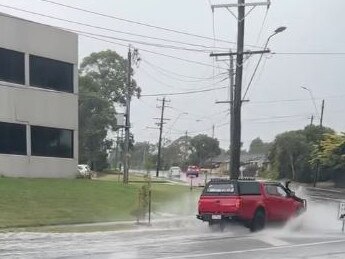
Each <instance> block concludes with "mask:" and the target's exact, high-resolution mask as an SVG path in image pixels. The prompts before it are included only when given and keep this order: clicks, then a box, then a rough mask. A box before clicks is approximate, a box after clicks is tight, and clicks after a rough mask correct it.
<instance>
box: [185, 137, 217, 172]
mask: <svg viewBox="0 0 345 259" xmlns="http://www.w3.org/2000/svg"><path fill="white" fill-rule="evenodd" d="M190 144H191V152H192V153H191V155H190V159H189V160H190V163H191V164H195V165H199V166H201V165H203V164H204V163H205V162H206V160H207V159H209V158H211V157H215V156H217V155H219V154H220V148H219V141H218V140H217V139H214V138H211V137H209V136H207V135H204V134H200V135H197V136H195V137H194V138H192V139H191V143H190Z"/></svg>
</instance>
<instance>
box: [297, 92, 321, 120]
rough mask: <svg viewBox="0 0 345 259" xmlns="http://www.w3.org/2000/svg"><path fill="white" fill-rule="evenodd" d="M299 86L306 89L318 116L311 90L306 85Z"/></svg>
mask: <svg viewBox="0 0 345 259" xmlns="http://www.w3.org/2000/svg"><path fill="white" fill-rule="evenodd" d="M301 88H302V89H304V90H306V91H308V93H309V95H310V98H311V101H312V102H313V105H314V108H315V111H316V115H317V117H319V118H320V115H319V110H318V109H317V105H316V102H315V98H314V95H313V92H312V91H311V90H310V89H309V88H308V87H305V86H301Z"/></svg>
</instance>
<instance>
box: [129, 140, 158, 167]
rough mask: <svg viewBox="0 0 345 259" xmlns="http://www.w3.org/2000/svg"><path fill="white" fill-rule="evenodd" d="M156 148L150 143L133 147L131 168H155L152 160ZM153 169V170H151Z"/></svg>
mask: <svg viewBox="0 0 345 259" xmlns="http://www.w3.org/2000/svg"><path fill="white" fill-rule="evenodd" d="M155 150H156V147H155V146H154V145H152V144H150V143H149V142H137V143H135V144H134V145H133V148H132V150H131V152H130V153H131V159H130V160H131V166H132V167H133V168H139V169H144V168H145V169H146V168H147V167H152V168H153V167H154V165H152V162H153V161H152V159H153V156H154V153H155ZM149 169H151V168H149Z"/></svg>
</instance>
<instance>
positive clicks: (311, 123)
mask: <svg viewBox="0 0 345 259" xmlns="http://www.w3.org/2000/svg"><path fill="white" fill-rule="evenodd" d="M313 121H314V115H311V117H310V126H312V125H313Z"/></svg>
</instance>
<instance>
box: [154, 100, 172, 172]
mask: <svg viewBox="0 0 345 259" xmlns="http://www.w3.org/2000/svg"><path fill="white" fill-rule="evenodd" d="M159 101H162V107H161V108H162V110H161V117H160V122H159V123H157V125H158V126H159V140H158V154H157V168H156V177H159V169H160V167H161V149H162V133H163V125H164V124H165V123H164V120H166V119H164V109H165V105H166V102H170V101H167V100H166V99H165V97H164V98H163V99H162V100H159Z"/></svg>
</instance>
